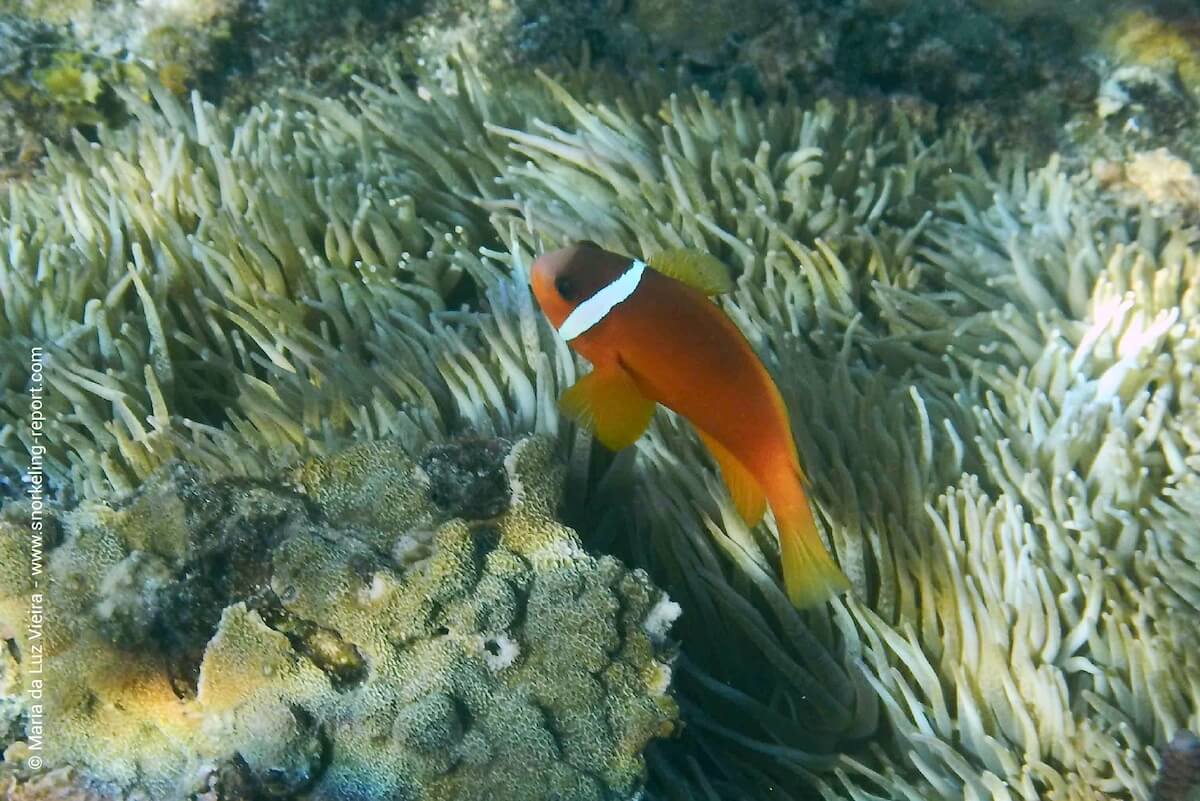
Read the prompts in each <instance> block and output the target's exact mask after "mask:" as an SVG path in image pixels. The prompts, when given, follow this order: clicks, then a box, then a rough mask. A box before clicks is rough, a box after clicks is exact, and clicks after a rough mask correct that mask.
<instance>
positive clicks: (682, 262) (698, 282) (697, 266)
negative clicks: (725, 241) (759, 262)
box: [646, 248, 733, 295]
mask: <svg viewBox="0 0 1200 801" xmlns="http://www.w3.org/2000/svg"><path fill="white" fill-rule="evenodd" d="M646 263H647V264H649V265H650V266H651V267H653V268H654V269H655V270H658V271H659V272H660V273H662V274H663V275H667V276H670V277H671V278H674V279H675V280H676V281H682V282H683V283H685V284H687V285H688V286H690V287H692V288H693V289H698V290H700V291H701V292H703V293H704V294H705V295H721V294H724V293H725V292H728V291H730V290H731V289H733V278H732V277H730V275H729V269H728V268H727V267H726V266H725V265H724V264H722V263H721V262H720V261H719V260H718V259H715V258H713V257H712V256H710V255H708V254H707V253H701V252H700V251H698V250H687V249H685V248H671V249H669V250H662V251H659V252H658V253H655V254H654V255H653V256H651V257H650V258H649V260H647V262H646Z"/></svg>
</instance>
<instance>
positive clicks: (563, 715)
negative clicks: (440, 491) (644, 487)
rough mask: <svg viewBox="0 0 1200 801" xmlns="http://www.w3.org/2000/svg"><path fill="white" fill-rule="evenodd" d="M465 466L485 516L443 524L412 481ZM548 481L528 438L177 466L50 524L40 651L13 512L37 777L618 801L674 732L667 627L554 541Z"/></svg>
mask: <svg viewBox="0 0 1200 801" xmlns="http://www.w3.org/2000/svg"><path fill="white" fill-rule="evenodd" d="M484 462H488V463H489V464H490V465H491V468H492V470H491V474H490V478H491V480H490V481H489V482H488V487H489V488H490V492H491V494H490V496H489V497H490V499H491V508H490V509H489V510H488V514H487V516H483V517H481V516H479V515H475V516H474V517H473V518H472V519H467V518H464V517H450V516H449V515H448V514H447V513H446V511H445V510H444V509H442V508H440V507H439V506H438V503H437V502H436V500H435V499H434V498H433V493H431V492H430V490H431V488H432V487H433V484H432V483H431V481H430V471H431V470H432V471H434V472H438V473H440V474H442V475H443V476H447V475H449V474H451V473H453V472H455V471H456V470H457V471H459V473H460V475H461V476H463V477H464V480H468V479H469V476H471V475H478V474H479V472H480V471H479V466H480V464H481V463H484ZM561 477H562V470H561V469H560V468H559V467H557V466H556V462H555V459H554V455H553V448H552V446H551V444H550V443H549V442H548V441H546V440H543V439H526V440H521V441H518V442H517V443H516V444H515V445H512V446H511V447H509V446H508V445H507V444H506V443H499V442H496V441H492V440H479V441H467V442H463V443H458V444H452V445H445V446H442V447H441V448H439V449H438V450H436V451H434V452H431V453H429V454H427V455H426V458H425V459H424V460H423V463H422V464H417V463H415V462H413V461H409V460H408V459H407V458H406V457H404V456H402V455H399V454H398V452H397V450H396V449H395V447H394V446H393V447H389V446H387V445H385V444H378V443H376V444H370V445H364V446H359V447H356V448H352V449H350V450H349V451H344V452H341V453H338V454H336V455H334V456H331V457H329V458H327V459H323V460H318V461H312V462H309V463H306V464H304V465H303V466H301V467H300V468H298V469H297V470H295V471H294V472H293V473H292V474H291V475H290V477H289V478H288V481H289V482H290V483H289V484H288V485H286V486H285V485H284V484H283V483H280V482H266V481H261V482H247V481H244V480H233V479H222V478H220V477H212V476H204V475H201V474H200V473H199V472H198V471H197V470H195V469H194V468H189V467H186V466H183V465H179V464H175V465H171V466H168V467H167V468H166V469H165V470H164V471H162V472H161V473H158V474H156V475H155V476H154V477H153V478H152V479H151V480H149V481H148V482H147V483H146V484H145V485H144V486H143V487H142V488H141V489H139V490H138V491H137V492H136V493H134V494H133V495H130V496H128V497H123V498H118V499H111V500H97V501H93V502H90V503H88V504H86V505H84V506H82V507H80V508H78V509H75V510H73V511H69V512H64V513H60V514H59V515H58V516H57V523H58V525H60V526H61V528H62V532H63V534H62V541H61V543H60V544H58V545H57V546H56V547H53V548H52V549H50V551H49V554H48V561H47V568H48V571H49V573H50V575H51V576H52V577H53V590H52V597H53V598H54V602H55V613H54V614H55V622H54V624H53V625H47V627H46V629H45V641H44V645H45V648H44V649H42V648H41V647H40V646H41V645H42V642H40V641H37V640H36V639H34V638H31V635H30V633H29V631H28V630H27V629H26V627H25V625H24V620H25V614H26V610H27V605H28V596H27V593H28V592H29V590H30V589H31V586H30V585H31V583H32V579H27V580H25V581H21V580H16V579H15V577H16V576H17V575H20V574H21V573H22V571H23V569H24V565H25V561H23V560H27V557H26V555H25V550H24V549H25V548H26V545H27V543H26V542H25V536H26V532H25V531H24V530H23V528H22V527H21V526H20V525H19V524H18V523H17V522H16V520H15V519H8V520H6V522H5V523H4V524H3V527H2V528H0V569H3V570H4V571H5V575H6V577H8V576H9V574H12V577H13V578H14V580H13V581H9V582H5V584H4V585H3V588H2V589H0V625H2V626H5V627H7V628H8V629H9V630H13V631H14V633H15V640H14V643H15V650H14V653H13V656H14V660H10V661H9V662H6V665H5V671H4V673H2V674H0V675H2V676H6V677H7V679H6V682H7V684H15V685H17V686H18V688H19V687H20V685H21V684H22V680H24V682H25V683H26V688H27V687H28V682H30V681H32V679H33V677H34V672H35V671H37V675H38V676H39V677H42V678H43V679H44V682H45V687H46V695H45V699H44V700H45V703H46V704H47V706H48V708H50V709H52V710H53V727H52V729H53V734H52V736H49V739H50V740H51V743H52V747H50V748H49V749H48V750H47V763H46V767H49V768H66V767H71V768H74V769H76V770H78V771H80V772H81V776H78V777H76V778H75V779H74V780H73V782H74V785H75V786H78V787H85V786H86V787H89V788H91V790H92V791H95V792H102V793H104V794H108V795H113V796H116V797H124V796H126V795H129V794H137V793H141V794H143V795H145V796H148V797H152V798H157V799H170V798H191V797H198V796H200V795H203V794H206V793H207V794H210V795H203V797H206V798H208V797H214V798H223V799H258V798H267V797H270V798H292V797H299V796H303V797H304V798H314V799H376V798H397V799H435V800H436V799H473V798H478V799H513V801H517V799H537V798H545V799H617V798H629V797H631V796H633V795H634V794H635V793H636V792H637V791H638V790H639V788H640V787H641V785H642V782H643V778H644V776H643V774H644V765H643V761H642V750H643V748H644V747H645V745H646V744H647V743H648V742H649V741H650V740H651V739H653V738H655V737H660V736H665V735H667V734H669V733H670V732H671V731H672V729H673V725H674V721H675V719H676V717H677V711H676V708H675V702H674V701H673V700H672V698H671V696H670V694H669V692H668V686H669V684H670V674H671V668H670V661H671V657H672V647H671V645H670V644H669V643H668V642H667V641H666V639H665V637H664V631H663V625H662V622H663V620H664V610H666V620H667V622H668V623H669V622H670V620H671V619H673V612H672V610H674V609H677V608H676V607H673V605H672V604H671V603H670V602H669V601H668V600H667V599H666V597H665V596H664V594H663V593H662V592H661V591H660V590H657V589H656V588H655V587H654V586H653V585H651V584H650V582H649V580H648V579H647V577H646V575H645V574H644V573H642V572H640V571H633V572H631V571H629V570H627V569H626V568H624V567H623V566H622V565H621V564H620V563H619V562H617V561H616V560H615V559H613V558H612V557H602V558H599V559H597V558H594V557H592V556H589V555H588V554H586V553H585V552H584V551H583V550H582V548H581V547H580V544H579V541H578V539H577V537H576V535H575V534H574V533H573V532H572V531H571V530H569V529H567V528H565V527H563V526H562V525H561V524H559V523H558V522H556V518H555V507H556V505H557V503H558V497H559V492H560V488H561ZM480 497H482V495H481V496H480ZM350 510H356V511H354V512H353V513H351V511H350ZM405 541H407V542H408V543H410V544H411V543H419V544H420V547H419V548H414V547H403V546H401V547H397V546H398V545H401V544H402V543H403V542H405ZM25 572H26V573H27V571H25ZM35 654H36V655H37V656H36V657H35V656H34V655H35ZM42 671H44V673H43V672H42ZM22 673H24V675H23V676H22V675H21V674H22ZM5 693H6V698H5V701H6V703H7V704H12V703H13V702H14V700H16V698H17V697H22V698H23V700H24V701H25V702H26V703H32V701H31V700H30V698H29V696H22V694H21V693H18V692H16V691H15V690H14V689H13V688H12V687H7V685H6V690H5ZM25 711H26V712H31V710H30V709H29V708H28V707H27V708H26V710H25ZM32 744H33V743H32V740H31V741H30V742H28V743H25V744H24V746H23V747H24V748H26V749H27V748H28V747H29V746H31V745H32ZM17 750H21V749H19V748H18V749H17ZM25 752H27V751H22V753H25ZM9 781H11V779H9ZM39 781H44V780H39ZM22 786H24V785H22ZM32 787H33V785H29V788H27V789H26V790H25V792H29V793H30V794H31V795H32V794H33V792H34V791H33V790H32V789H30V788H32ZM18 797H20V796H18Z"/></svg>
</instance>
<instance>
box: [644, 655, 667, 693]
mask: <svg viewBox="0 0 1200 801" xmlns="http://www.w3.org/2000/svg"><path fill="white" fill-rule="evenodd" d="M647 674H648V675H647V677H646V692H648V693H649V694H650V695H651V696H653V697H656V698H657V697H662V696H664V695H666V694H667V690H669V689H671V666H670V665H668V664H666V663H665V662H659V661H658V660H655V661H653V662H651V663H650V667H649V669H648V670H647Z"/></svg>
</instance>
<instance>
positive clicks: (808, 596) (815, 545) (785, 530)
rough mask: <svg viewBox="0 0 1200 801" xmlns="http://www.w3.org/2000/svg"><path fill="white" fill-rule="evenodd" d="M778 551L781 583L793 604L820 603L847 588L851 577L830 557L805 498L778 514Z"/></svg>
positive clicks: (796, 605) (776, 513)
mask: <svg viewBox="0 0 1200 801" xmlns="http://www.w3.org/2000/svg"><path fill="white" fill-rule="evenodd" d="M775 516H776V518H777V520H778V523H779V555H780V561H781V562H782V563H783V584H784V587H785V589H786V590H787V595H788V598H789V599H790V600H791V602H792V605H793V606H795V607H797V608H799V609H806V608H808V607H813V606H819V605H820V604H823V603H825V602H826V601H828V600H829V599H830V598H832V597H833V596H834V595H837V594H838V593H840V592H845V591H846V590H848V589H850V581H849V579H847V578H846V575H845V574H844V573H842V571H841V568H839V567H838V566H837V564H836V563H835V562H834V561H833V557H832V556H830V554H829V551H828V550H826V549H825V544H824V543H823V542H821V535H820V534H819V533H818V532H817V522H816V520H815V519H813V514H812V509H811V508H810V507H809V505H808V501H807V499H805V498H803V497H802V498H800V499H799V502H798V503H796V504H794V505H793V507H792V508H790V509H788V510H786V511H785V513H784V514H780V510H779V509H776V510H775Z"/></svg>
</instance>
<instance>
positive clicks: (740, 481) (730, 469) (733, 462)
mask: <svg viewBox="0 0 1200 801" xmlns="http://www.w3.org/2000/svg"><path fill="white" fill-rule="evenodd" d="M700 440H701V441H702V442H703V443H704V447H706V448H708V452H709V453H711V454H712V457H713V459H715V460H716V462H717V466H718V467H720V468H721V478H723V479H724V480H725V486H726V487H727V488H728V489H729V496H730V497H731V498H732V499H733V505H734V507H735V508H736V509H737V510H738V514H739V515H741V516H742V519H743V520H745V521H746V525H748V526H757V525H758V524H759V521H761V520H762V519H763V515H764V514H765V513H766V511H767V497H766V495H765V494H763V491H762V487H760V486H759V484H758V481H757V480H756V479H755V478H754V476H753V475H752V474H751V473H750V471H749V470H747V469H746V467H745V465H743V464H742V463H741V461H740V460H738V458H737V457H736V456H734V455H733V454H732V453H730V452H729V449H728V448H726V447H725V446H724V445H722V444H721V443H719V442H717V441H716V440H715V439H713V438H712V437H710V436H709V435H707V434H705V433H703V432H700Z"/></svg>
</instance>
